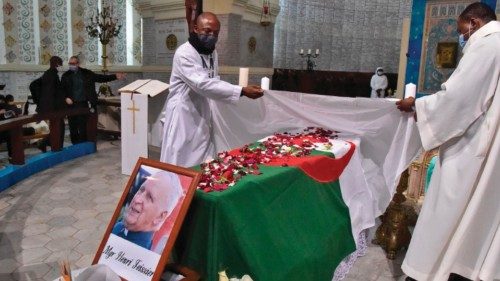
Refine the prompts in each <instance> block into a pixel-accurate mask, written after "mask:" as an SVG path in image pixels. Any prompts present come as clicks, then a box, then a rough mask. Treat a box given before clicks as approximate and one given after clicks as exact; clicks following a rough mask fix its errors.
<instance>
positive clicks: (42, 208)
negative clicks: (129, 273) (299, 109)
mask: <svg viewBox="0 0 500 281" xmlns="http://www.w3.org/2000/svg"><path fill="white" fill-rule="evenodd" d="M126 181H127V177H126V176H123V175H121V164H120V148H119V142H118V141H116V142H109V141H101V142H100V143H99V144H98V153H96V154H93V155H89V156H85V157H82V158H79V159H76V160H73V161H70V162H66V163H63V164H61V165H59V166H56V167H54V168H52V169H50V170H47V171H44V172H41V173H39V174H36V175H34V176H32V177H31V178H29V179H27V180H24V181H22V182H20V183H18V184H17V185H15V186H14V187H12V188H10V189H8V190H6V191H4V192H1V193H0V281H7V280H53V279H55V278H56V277H57V275H58V264H57V262H58V261H59V260H62V259H68V260H69V261H70V262H71V264H72V266H73V268H80V267H85V266H88V265H90V263H91V260H92V258H93V256H94V253H95V252H96V250H97V246H98V243H99V242H100V240H101V238H102V235H103V233H104V231H105V228H106V226H107V223H108V221H109V219H110V218H111V215H112V211H113V210H114V208H115V205H116V203H117V201H118V199H119V198H120V196H121V193H122V190H123V187H124V185H125V183H126ZM401 260H402V254H401V255H400V256H399V258H398V259H397V260H396V261H394V262H391V261H388V260H387V259H386V258H385V255H384V253H383V251H382V250H381V249H380V248H379V247H377V246H374V245H371V246H369V248H368V251H367V254H366V256H364V257H362V258H360V259H359V260H358V261H357V262H356V264H355V265H354V267H353V268H352V270H351V271H350V273H349V275H348V276H347V278H346V279H345V280H348V281H353V280H363V281H370V280H373V281H375V280H380V281H382V280H403V279H404V278H403V276H402V272H401V269H400V264H401Z"/></svg>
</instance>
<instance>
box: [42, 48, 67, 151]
mask: <svg viewBox="0 0 500 281" xmlns="http://www.w3.org/2000/svg"><path fill="white" fill-rule="evenodd" d="M62 64H63V61H62V59H61V58H60V57H58V56H53V57H51V58H50V68H49V69H48V70H46V71H45V72H44V73H43V75H42V88H41V91H40V97H39V102H38V105H37V108H36V111H37V112H38V114H49V113H51V112H54V111H58V110H62V109H64V108H65V107H66V105H65V103H64V94H63V92H62V88H61V81H60V80H59V75H57V73H58V72H59V71H60V69H61V67H62ZM60 124H61V125H60V128H59V129H60V132H61V136H60V138H61V143H64V118H62V120H61V122H60ZM47 144H49V142H48V139H47V138H45V139H43V140H41V141H40V143H39V144H38V148H40V150H42V151H43V152H45V151H46V150H47V148H46V147H47Z"/></svg>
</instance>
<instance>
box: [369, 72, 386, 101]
mask: <svg viewBox="0 0 500 281" xmlns="http://www.w3.org/2000/svg"><path fill="white" fill-rule="evenodd" d="M387 85H388V82H387V76H385V74H384V69H383V68H382V67H377V70H376V71H375V74H374V75H373V76H372V80H371V81H370V86H371V88H372V93H371V95H370V98H385V89H387Z"/></svg>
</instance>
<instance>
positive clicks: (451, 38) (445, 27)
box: [418, 0, 474, 93]
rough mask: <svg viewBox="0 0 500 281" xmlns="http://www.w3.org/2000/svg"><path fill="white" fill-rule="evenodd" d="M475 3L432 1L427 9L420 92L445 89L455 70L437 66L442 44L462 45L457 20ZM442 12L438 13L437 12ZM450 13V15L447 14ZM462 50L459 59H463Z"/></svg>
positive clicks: (453, 0)
mask: <svg viewBox="0 0 500 281" xmlns="http://www.w3.org/2000/svg"><path fill="white" fill-rule="evenodd" d="M472 2H474V1H473V0H461V1H460V0H458V1H457V0H441V1H432V2H431V1H430V2H429V3H427V7H426V20H425V29H424V38H425V39H426V40H425V41H424V48H423V50H422V59H421V61H422V66H421V67H420V75H419V83H418V86H419V87H418V90H419V91H422V92H428V93H433V92H436V91H438V90H440V89H441V84H442V83H444V82H445V81H446V80H447V79H448V78H449V77H450V75H451V74H452V73H453V71H454V70H455V69H454V68H440V67H438V66H437V63H436V54H437V45H438V43H440V42H452V43H458V35H459V34H458V33H457V32H456V26H457V20H456V18H457V17H458V15H460V13H461V12H462V11H463V10H464V9H465V7H467V5H468V4H470V3H472ZM436 10H437V11H439V12H438V13H437V14H436V13H435V11H436ZM445 11H446V13H445ZM458 51H459V54H458V57H457V60H459V59H460V56H461V51H460V50H458Z"/></svg>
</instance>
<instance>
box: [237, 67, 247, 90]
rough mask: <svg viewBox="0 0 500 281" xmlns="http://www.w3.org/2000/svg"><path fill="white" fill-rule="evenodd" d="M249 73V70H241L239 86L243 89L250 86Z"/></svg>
mask: <svg viewBox="0 0 500 281" xmlns="http://www.w3.org/2000/svg"><path fill="white" fill-rule="evenodd" d="M248 72H249V69H248V68H246V67H242V68H240V80H239V83H238V85H240V86H242V87H246V86H248Z"/></svg>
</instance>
